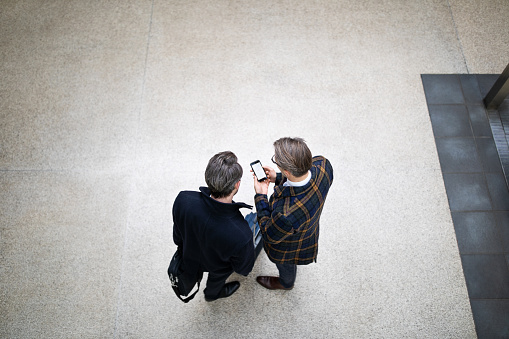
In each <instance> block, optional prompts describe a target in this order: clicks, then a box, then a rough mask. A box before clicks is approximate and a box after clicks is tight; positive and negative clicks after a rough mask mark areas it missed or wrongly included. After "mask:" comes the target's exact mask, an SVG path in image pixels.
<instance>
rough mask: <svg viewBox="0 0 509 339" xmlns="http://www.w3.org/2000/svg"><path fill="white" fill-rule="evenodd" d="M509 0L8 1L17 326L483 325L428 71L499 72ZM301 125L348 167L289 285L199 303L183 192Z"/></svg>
mask: <svg viewBox="0 0 509 339" xmlns="http://www.w3.org/2000/svg"><path fill="white" fill-rule="evenodd" d="M508 16H509V2H507V1H505V0H498V1H497V0H486V1H482V2H480V1H477V0H461V1H460V0H425V1H422V0H413V1H402V0H395V1H376V2H374V1H345V0H341V1H335V2H332V1H325V0H314V1H300V2H295V1H265V0H260V1H255V2H253V1H235V2H232V1H224V0H217V1H210V0H193V1H161V0H136V1H135V0H130V1H79V0H75V1H69V0H60V1H59V0H53V1H42V0H39V1H37V0H20V1H9V0H6V1H2V2H1V4H0V29H1V32H2V34H0V74H1V79H2V80H1V82H0V131H1V132H0V187H1V190H0V206H1V207H0V246H1V247H0V293H1V294H0V337H2V338H4V337H5V338H70V337H71V338H72V337H83V338H112V337H113V338H207V337H220V338H223V337H226V338H237V337H249V338H258V337H260V338H261V337H269V338H270V337H278V338H333V337H338V338H372V337H377V338H403V337H408V338H415V337H419V338H473V337H475V336H476V333H475V327H474V323H473V320H472V313H471V308H470V304H469V300H468V294H467V289H466V285H465V280H464V276H463V271H462V267H461V261H460V256H459V252H458V246H457V242H456V238H455V233H454V227H453V224H452V220H451V212H450V210H449V206H448V202H447V197H446V192H445V188H444V183H443V179H442V174H441V171H440V163H439V160H438V156H437V151H436V147H435V143H434V138H433V132H432V128H431V124H430V119H429V115H428V111H427V106H426V99H425V95H424V92H423V88H422V83H421V77H420V75H421V74H424V73H426V74H432V73H441V74H444V73H471V74H472V73H500V72H501V71H502V70H503V69H504V68H505V66H506V65H507V62H508V59H507V56H508V55H507V51H508V50H509V30H507V22H506V18H507V17H508ZM282 136H301V137H304V138H305V139H306V140H307V141H308V144H309V146H310V148H311V150H312V151H313V153H314V154H322V155H325V156H326V157H328V158H329V159H330V160H331V162H332V164H333V166H334V169H335V182H334V185H333V187H332V189H331V192H330V194H329V197H328V201H327V204H326V206H325V209H324V212H323V216H322V220H321V225H322V227H321V237H320V254H319V257H318V263H317V264H313V265H309V266H307V267H303V268H302V269H300V270H299V275H298V278H297V283H296V287H295V288H294V289H293V290H292V291H289V292H271V291H268V290H264V289H263V288H262V287H260V286H259V285H258V284H257V283H256V282H255V277H256V276H257V275H259V274H267V273H269V274H270V273H276V272H277V271H276V268H275V266H274V265H273V264H271V263H270V262H269V260H268V259H267V257H266V256H265V255H264V254H262V255H261V256H260V258H259V259H258V261H257V263H256V265H255V268H254V270H253V272H252V273H251V274H250V276H249V277H247V278H244V277H238V276H233V277H232V278H233V279H238V280H239V281H240V282H241V288H240V290H239V291H238V292H237V293H236V294H235V295H234V296H232V297H231V298H229V299H225V300H221V301H217V302H214V303H206V302H205V300H204V299H203V295H202V294H201V293H200V294H199V295H198V297H197V298H196V299H195V300H193V301H192V302H191V303H189V304H186V305H185V304H183V303H181V302H180V301H179V300H178V299H176V297H175V296H174V295H173V292H172V290H171V288H170V285H169V282H168V279H167V276H166V267H167V264H168V262H169V259H170V257H171V255H172V253H173V252H174V250H175V246H174V245H173V243H172V240H171V227H172V221H171V206H172V203H173V200H174V198H175V196H176V194H177V193H178V192H179V191H180V190H184V189H197V188H198V187H199V186H200V185H203V184H204V179H203V172H204V169H205V166H206V163H207V161H208V159H209V158H210V157H211V156H212V155H213V154H214V153H216V152H219V151H222V150H226V149H228V150H232V151H234V152H235V153H236V154H237V155H238V157H239V160H240V161H241V162H242V164H243V165H244V168H245V176H244V180H243V184H242V186H241V189H240V192H239V194H238V195H237V197H236V200H237V201H244V202H247V203H252V202H253V188H252V183H251V180H252V179H251V177H250V175H249V172H248V165H249V162H250V161H252V160H254V159H260V160H261V161H262V163H265V164H269V163H270V157H271V156H272V154H273V150H272V142H273V141H274V140H275V139H277V138H279V137H282Z"/></svg>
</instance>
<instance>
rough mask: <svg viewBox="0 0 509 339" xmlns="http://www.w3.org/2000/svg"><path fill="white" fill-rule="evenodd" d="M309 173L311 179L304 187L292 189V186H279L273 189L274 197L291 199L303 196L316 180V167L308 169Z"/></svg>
mask: <svg viewBox="0 0 509 339" xmlns="http://www.w3.org/2000/svg"><path fill="white" fill-rule="evenodd" d="M310 171H311V179H310V180H309V182H308V183H307V184H306V185H304V186H299V187H293V186H283V185H282V184H280V185H279V186H275V187H274V196H275V197H280V196H282V197H291V196H295V195H299V194H305V193H307V191H309V190H310V189H311V187H312V186H313V185H314V184H315V180H316V167H315V166H313V167H311V169H310Z"/></svg>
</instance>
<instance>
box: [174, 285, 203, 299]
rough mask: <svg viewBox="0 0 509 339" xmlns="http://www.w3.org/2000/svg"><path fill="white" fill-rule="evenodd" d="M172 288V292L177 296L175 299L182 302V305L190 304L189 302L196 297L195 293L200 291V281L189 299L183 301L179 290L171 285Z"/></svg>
mask: <svg viewBox="0 0 509 339" xmlns="http://www.w3.org/2000/svg"><path fill="white" fill-rule="evenodd" d="M172 288H173V291H175V294H176V295H177V297H178V298H179V299H180V300H182V301H183V302H184V303H186V304H187V303H188V302H190V301H191V300H193V298H194V296H195V295H196V293H198V291H199V290H200V281H198V287H197V289H196V291H194V293H193V294H191V295H190V296H189V297H187V298H185V299H183V298H182V297H181V296H180V293H179V290H178V288H177V287H175V286H173V285H172Z"/></svg>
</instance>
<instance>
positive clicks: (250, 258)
mask: <svg viewBox="0 0 509 339" xmlns="http://www.w3.org/2000/svg"><path fill="white" fill-rule="evenodd" d="M254 261H255V253H254V244H253V240H252V239H251V240H250V241H248V242H247V244H245V245H244V246H242V247H240V248H239V250H237V252H236V253H235V254H234V255H233V256H232V257H231V259H230V262H231V264H232V266H233V270H234V271H235V272H236V273H238V274H241V275H243V276H247V275H248V274H249V272H251V270H252V269H253V266H254Z"/></svg>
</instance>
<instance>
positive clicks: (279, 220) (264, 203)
mask: <svg viewBox="0 0 509 339" xmlns="http://www.w3.org/2000/svg"><path fill="white" fill-rule="evenodd" d="M255 205H256V212H257V215H258V224H259V225H260V230H261V232H262V237H263V241H264V242H266V243H269V244H278V243H280V242H282V241H283V240H284V239H285V238H286V237H288V236H290V235H292V234H293V233H294V229H293V226H292V223H291V222H290V221H288V219H287V218H286V217H285V216H284V215H283V214H282V213H280V212H277V211H271V209H270V205H269V201H268V200H267V196H266V195H264V194H257V195H256V196H255Z"/></svg>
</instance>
